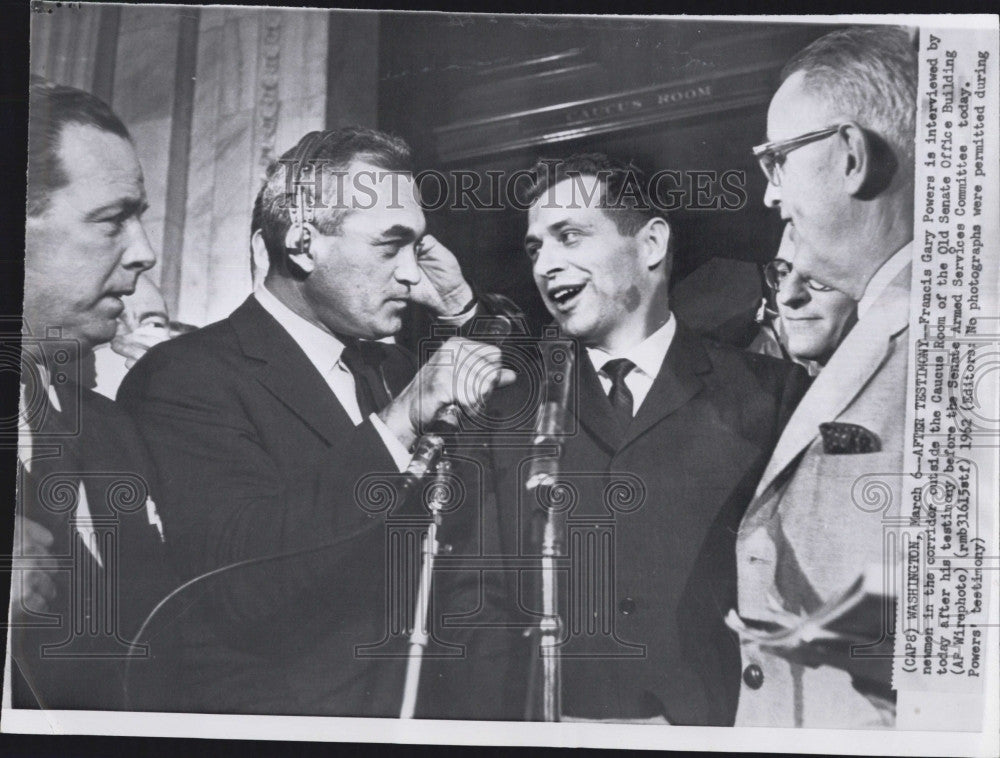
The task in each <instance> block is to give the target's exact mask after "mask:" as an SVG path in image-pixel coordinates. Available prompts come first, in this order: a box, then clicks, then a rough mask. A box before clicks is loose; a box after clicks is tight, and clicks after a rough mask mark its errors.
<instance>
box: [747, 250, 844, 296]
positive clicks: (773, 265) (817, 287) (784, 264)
mask: <svg viewBox="0 0 1000 758" xmlns="http://www.w3.org/2000/svg"><path fill="white" fill-rule="evenodd" d="M790 273H792V264H791V263H790V262H788V261H786V260H785V259H784V258H775V259H774V260H773V261H771V262H770V263H768V264H767V265H766V266H764V281H766V282H767V286H768V287H770V288H771V289H772V290H773V291H774V292H778V291H779V290H780V289H781V283H782V282H783V281H785V279H786V278H787V277H788V275H789V274H790ZM804 283H805V285H806V287H808V288H809V289H811V290H812V291H813V292H830V291H831V290H833V287H828V286H827V285H825V284H821V283H820V282H817V281H815V280H813V279H806V280H805V282H804Z"/></svg>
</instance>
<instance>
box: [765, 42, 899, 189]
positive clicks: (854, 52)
mask: <svg viewBox="0 0 1000 758" xmlns="http://www.w3.org/2000/svg"><path fill="white" fill-rule="evenodd" d="M917 70H918V68H917V49H916V44H915V40H914V38H913V36H912V35H911V33H910V32H909V31H908V30H907V29H905V28H903V27H891V26H890V27H886V26H881V27H860V26H859V27H851V28H850V29H841V30H838V31H835V32H831V33H830V34H827V35H824V36H823V37H820V38H819V39H818V40H816V41H815V42H813V43H812V44H811V45H809V46H808V47H806V48H805V49H803V50H802V51H801V52H799V53H798V54H797V55H796V56H795V57H794V58H792V60H790V61H789V62H788V63H787V64H785V67H784V68H783V69H782V71H781V81H785V80H786V79H787V78H788V77H790V76H792V75H793V74H795V73H797V72H799V71H802V72H803V73H804V75H805V78H804V80H803V82H804V86H805V87H806V88H807V89H808V90H810V91H812V92H814V93H817V94H819V95H820V96H821V97H823V98H825V99H827V100H828V101H831V102H832V103H833V104H834V105H836V106H837V107H838V108H839V109H841V110H843V111H844V112H845V113H847V114H850V115H851V116H852V117H853V118H855V119H856V120H857V121H858V122H859V123H860V124H861V125H862V126H863V127H865V128H867V129H870V130H871V131H873V132H876V133H877V134H879V135H880V136H881V137H882V138H883V139H884V140H886V142H888V143H889V145H890V146H891V147H892V150H893V152H894V153H895V154H896V158H897V160H898V161H899V162H900V163H901V164H902V168H903V169H904V171H912V167H913V140H914V133H915V122H916V110H917Z"/></svg>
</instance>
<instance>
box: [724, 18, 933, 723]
mask: <svg viewBox="0 0 1000 758" xmlns="http://www.w3.org/2000/svg"><path fill="white" fill-rule="evenodd" d="M782 79H783V82H782V84H781V87H780V88H779V89H778V91H777V93H776V94H775V95H774V98H773V99H772V101H771V105H770V109H769V110H768V137H769V138H770V139H771V140H772V141H771V142H769V143H767V144H766V145H761V146H760V147H758V148H755V153H756V154H757V156H758V158H759V159H760V161H761V165H762V167H763V168H764V171H765V173H766V174H767V177H768V180H769V186H768V190H767V193H766V195H765V203H766V204H767V205H768V206H769V207H775V208H778V209H780V211H781V215H782V218H785V219H787V221H788V223H789V225H790V226H791V228H792V231H791V233H792V235H793V236H794V241H795V250H796V252H795V255H794V259H793V260H792V261H791V264H792V270H791V272H790V273H789V275H788V276H787V277H786V279H785V281H784V282H783V283H782V290H783V291H784V290H785V289H786V288H787V289H788V291H789V293H791V292H794V290H795V289H796V288H805V287H807V286H808V285H809V283H810V280H814V281H815V282H819V283H821V284H823V285H828V286H831V287H835V288H837V289H838V290H840V291H842V292H844V293H846V294H848V295H850V296H851V297H853V298H854V299H855V300H857V301H858V323H857V324H856V325H855V326H854V328H853V330H852V331H851V332H850V334H849V335H848V336H847V337H846V339H844V341H843V342H842V343H841V344H840V346H839V347H838V348H837V350H836V351H835V352H834V354H833V356H832V357H831V358H830V360H829V362H828V363H827V365H826V367H825V368H824V369H823V371H822V372H821V373H820V375H819V377H818V378H817V379H816V381H815V382H814V383H813V385H812V386H811V387H810V389H809V391H808V392H807V393H806V395H805V397H804V398H803V400H802V403H801V404H800V405H799V407H798V408H797V409H796V410H795V413H794V414H793V416H792V418H791V420H790V421H789V422H788V425H787V426H786V427H785V430H784V432H783V433H782V436H781V439H780V440H779V441H778V444H777V447H776V448H775V451H774V455H773V456H772V457H771V460H770V462H769V463H768V465H767V469H766V471H765V472H764V476H763V478H762V479H761V481H760V483H759V485H758V487H757V491H756V494H755V497H754V500H753V502H752V503H751V505H750V507H749V508H748V510H747V513H746V515H745V516H744V518H743V522H742V524H741V526H740V530H739V536H738V541H737V562H738V567H739V606H738V611H739V615H740V616H741V617H742V618H743V619H744V620H746V621H748V622H750V623H753V622H763V623H764V624H767V623H768V622H772V623H778V624H783V625H789V624H793V623H794V621H795V619H796V618H799V617H800V616H801V615H804V614H809V613H812V612H815V611H816V610H817V609H818V608H819V607H820V606H821V605H822V604H823V603H824V602H826V601H829V600H830V599H831V598H833V597H834V596H836V595H838V594H839V593H841V592H842V591H844V590H845V589H846V588H847V587H848V586H849V585H850V584H851V583H852V582H853V581H854V580H855V579H856V578H857V577H858V575H859V574H860V573H861V572H862V571H864V570H866V569H869V568H870V567H874V571H875V573H874V576H875V577H876V578H877V579H880V578H881V576H882V574H881V571H882V566H883V565H884V561H885V560H886V553H885V548H884V543H885V534H884V532H885V527H886V525H887V524H888V523H889V521H887V520H888V519H891V518H892V517H893V516H894V515H896V514H898V513H899V506H900V502H901V494H902V493H901V485H902V476H901V475H902V473H903V441H904V440H903V432H904V430H903V423H904V419H905V416H906V408H905V399H906V391H905V387H906V368H907V353H908V342H907V328H908V313H909V291H910V272H911V266H910V255H911V246H912V237H913V134H914V119H915V111H916V81H917V59H916V51H915V45H914V44H913V42H912V40H911V39H910V37H909V36H908V35H907V33H906V32H905V31H904V30H902V29H895V28H867V29H866V28H853V29H847V30H842V31H837V32H833V33H831V34H829V35H827V36H825V37H822V38H821V39H819V40H817V41H816V42H814V43H813V44H812V45H810V46H809V47H807V48H806V49H804V50H803V51H802V52H801V53H799V54H798V55H797V56H796V57H795V58H794V59H793V60H792V61H791V62H789V63H788V64H787V65H786V67H785V69H784V71H783V74H782ZM872 492H877V493H879V494H877V495H876V496H875V498H874V499H872V498H871V497H870V496H871V494H872ZM867 622H869V623H866V624H865V625H866V627H868V629H869V632H868V634H869V637H870V641H871V643H872V646H871V647H869V649H868V650H867V651H863V652H867V653H868V654H869V655H868V657H862V655H861V653H862V651H860V650H855V652H854V653H853V654H852V653H850V652H848V651H847V650H846V649H844V648H836V649H835V648H832V647H827V648H824V649H821V648H820V647H819V646H812V645H805V646H801V647H800V648H797V649H795V650H791V651H782V653H781V654H780V655H779V654H778V651H776V650H774V649H773V648H770V649H768V648H762V647H760V646H758V645H756V644H754V643H752V642H750V641H749V635H747V638H746V639H744V643H743V645H742V652H743V674H742V689H741V692H740V702H739V710H738V714H737V721H736V723H737V725H755V726H808V727H855V728H860V727H866V726H879V725H883V726H891V725H892V724H893V723H894V715H895V711H894V697H893V693H892V691H891V689H890V686H889V676H888V675H889V671H890V668H891V658H887V657H885V656H886V655H890V656H891V653H892V645H891V642H890V641H889V640H888V639H883V637H884V634H883V630H888V629H890V628H891V624H892V618H891V603H890V604H889V607H888V608H887V609H886V610H885V612H884V613H878V614H873V615H872V617H871V618H869V619H867ZM872 653H881V657H878V656H873V655H871V654H872Z"/></svg>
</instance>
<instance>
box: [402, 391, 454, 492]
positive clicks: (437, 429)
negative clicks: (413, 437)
mask: <svg viewBox="0 0 1000 758" xmlns="http://www.w3.org/2000/svg"><path fill="white" fill-rule="evenodd" d="M461 413H462V409H461V408H460V407H459V406H458V403H448V404H447V405H443V406H441V407H440V408H438V411H437V413H435V414H434V418H433V419H431V422H430V423H429V424H428V425H427V431H426V432H424V434H422V435H421V436H420V439H418V440H417V444H416V447H415V448H414V450H413V457H412V458H411V459H410V465H408V466H407V467H406V472H405V474H406V483H405V484H404V486H406V485H409V486H411V487H412V486H413V484H414V483H416V482H418V481H420V480H421V479H423V478H424V477H425V476H426V475H427V473H428V472H429V471H432V470H433V469H434V467H435V466H436V465H437V462H438V461H439V460H440V459H441V453H442V452H444V445H445V439H444V435H445V434H448V433H449V432H452V431H455V430H457V429H458V428H459V426H458V425H459V419H460V417H461Z"/></svg>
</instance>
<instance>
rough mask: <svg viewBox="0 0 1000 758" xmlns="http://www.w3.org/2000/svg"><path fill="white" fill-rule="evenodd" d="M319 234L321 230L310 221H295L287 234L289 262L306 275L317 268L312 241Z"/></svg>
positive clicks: (286, 243) (286, 244)
mask: <svg viewBox="0 0 1000 758" xmlns="http://www.w3.org/2000/svg"><path fill="white" fill-rule="evenodd" d="M318 236H319V231H318V230H317V229H316V227H315V226H313V225H312V224H310V223H309V222H308V221H304V222H300V223H293V224H292V225H291V226H289V227H288V232H287V233H286V234H285V248H286V249H287V256H288V263H289V265H290V266H293V267H294V268H297V269H298V270H299V271H300V272H301V273H302V274H304V275H306V276H308V275H309V274H311V273H312V272H313V270H314V269H315V268H316V258H315V256H314V254H313V251H312V241H313V240H314V239H315V238H316V237H318Z"/></svg>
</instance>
